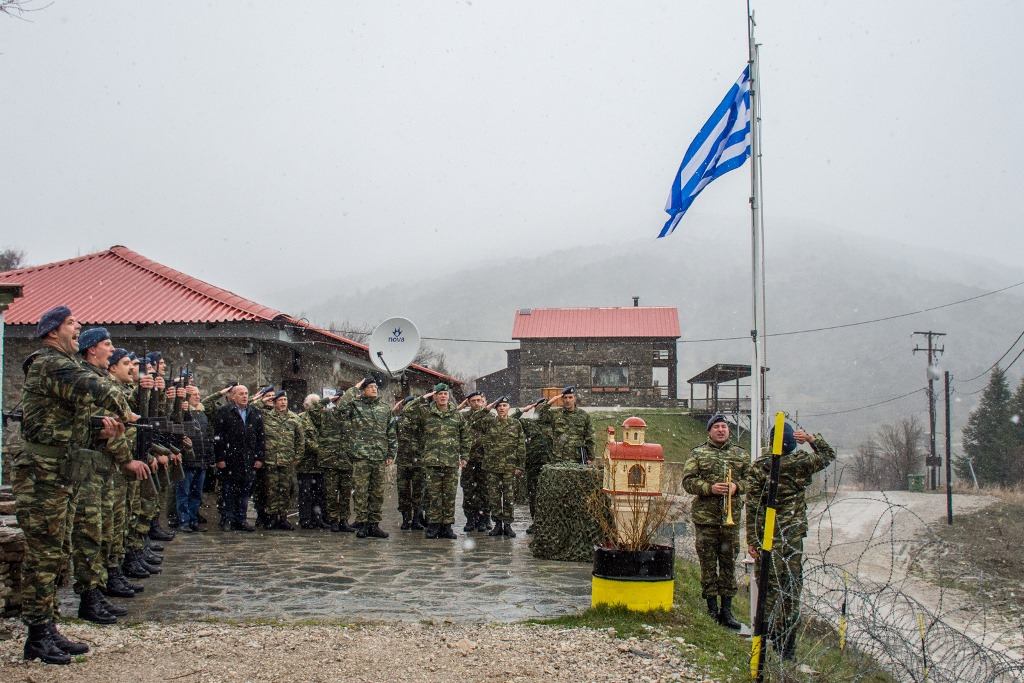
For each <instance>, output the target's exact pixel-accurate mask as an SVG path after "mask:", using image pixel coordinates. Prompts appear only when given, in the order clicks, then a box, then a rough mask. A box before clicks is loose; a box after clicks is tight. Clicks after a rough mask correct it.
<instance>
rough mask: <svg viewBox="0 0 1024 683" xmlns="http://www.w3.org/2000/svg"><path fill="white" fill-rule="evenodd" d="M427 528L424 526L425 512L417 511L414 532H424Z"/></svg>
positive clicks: (413, 519)
mask: <svg viewBox="0 0 1024 683" xmlns="http://www.w3.org/2000/svg"><path fill="white" fill-rule="evenodd" d="M425 528H426V527H425V526H424V525H423V510H417V511H416V512H414V513H413V516H412V530H413V531H422V530H423V529H425Z"/></svg>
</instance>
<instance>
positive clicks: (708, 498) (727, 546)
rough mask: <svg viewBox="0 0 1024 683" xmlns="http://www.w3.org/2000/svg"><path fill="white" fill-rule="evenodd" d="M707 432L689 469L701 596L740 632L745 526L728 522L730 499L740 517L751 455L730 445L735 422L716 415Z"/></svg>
mask: <svg viewBox="0 0 1024 683" xmlns="http://www.w3.org/2000/svg"><path fill="white" fill-rule="evenodd" d="M707 429H708V438H707V441H705V442H704V443H702V444H701V445H699V446H697V447H696V448H694V449H693V451H691V453H690V459H689V460H687V461H686V464H685V465H683V490H685V491H686V492H687V493H690V494H692V495H693V496H694V498H693V503H692V504H691V506H690V516H691V518H692V519H693V528H694V533H693V537H694V543H695V545H696V546H697V559H698V560H699V561H700V590H701V596H702V597H703V598H704V599H705V600H706V601H707V605H708V614H710V615H711V616H712V617H714V618H715V619H717V620H718V623H719V624H721V625H723V626H726V627H728V628H731V629H739V628H740V623H739V622H738V621H736V618H735V617H734V616H733V614H732V598H733V596H734V595H736V557H737V555H739V552H740V532H739V529H740V527H739V524H733V525H728V526H727V525H726V524H725V521H726V499H727V498H728V497H729V496H732V501H733V517H734V518H735V519H739V517H740V510H741V508H742V498H740V496H742V495H743V494H744V493H746V485H745V480H746V475H747V468H748V467H749V465H750V456H749V455H747V452H746V451H745V450H743V449H742V448H740V447H739V446H738V445H737V444H736V443H734V442H731V441H729V423H728V422H726V420H725V416H724V415H712V416H711V418H710V419H709V420H708V423H707ZM730 470H731V471H732V474H731V476H730V474H729V472H730ZM727 479H731V481H729V482H727V481H726V480H727ZM719 598H721V606H719V604H718V601H719Z"/></svg>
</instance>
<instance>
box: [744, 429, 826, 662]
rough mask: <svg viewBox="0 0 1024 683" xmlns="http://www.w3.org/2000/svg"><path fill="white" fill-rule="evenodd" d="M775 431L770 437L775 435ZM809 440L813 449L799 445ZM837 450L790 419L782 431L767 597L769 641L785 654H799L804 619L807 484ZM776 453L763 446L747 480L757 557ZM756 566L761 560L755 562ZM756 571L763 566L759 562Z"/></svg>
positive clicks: (752, 551) (749, 518) (752, 550)
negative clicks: (798, 640) (802, 593)
mask: <svg viewBox="0 0 1024 683" xmlns="http://www.w3.org/2000/svg"><path fill="white" fill-rule="evenodd" d="M774 437H775V429H774V428H773V429H772V430H771V436H770V438H769V442H771V441H772V440H774ZM800 444H807V445H809V446H810V448H811V450H810V451H806V450H802V449H800V448H799V447H800ZM835 459H836V452H835V451H834V450H833V449H832V447H831V446H830V445H828V443H827V442H826V441H825V439H824V438H823V437H822V436H821V434H808V433H807V432H805V431H804V430H802V429H798V430H794V429H793V426H792V425H790V424H789V423H786V425H785V427H784V428H783V432H782V457H781V458H780V460H779V487H778V492H777V493H776V496H775V534H774V535H773V540H772V554H771V566H770V567H769V569H768V572H769V574H768V590H767V592H766V594H765V595H764V596H762V597H761V599H762V600H764V601H765V610H764V614H765V619H766V620H767V622H768V628H767V631H766V633H767V640H768V641H769V642H771V643H773V644H774V647H775V649H776V651H777V652H779V653H780V655H781V656H782V658H783V659H793V657H794V655H795V654H796V629H797V626H798V625H799V621H800V591H801V589H802V588H803V552H804V536H806V535H807V498H806V492H807V487H808V486H810V485H811V480H812V478H813V477H814V475H815V474H816V473H818V472H821V471H822V470H824V469H825V468H826V467H828V466H829V465H831V464H832V462H833V461H834V460H835ZM771 462H772V457H771V454H770V451H769V450H767V449H766V450H765V452H764V453H762V454H761V457H759V458H758V459H757V460H756V461H755V462H754V463H753V464H752V465H751V466H750V473H749V476H748V479H747V544H748V546H749V548H748V552H749V553H750V556H751V557H753V558H754V559H755V560H756V559H759V558H760V553H761V542H762V540H763V537H764V523H765V510H766V508H767V503H768V480H769V473H770V470H771ZM755 566H757V565H755ZM757 573H758V574H759V573H760V567H759V566H757Z"/></svg>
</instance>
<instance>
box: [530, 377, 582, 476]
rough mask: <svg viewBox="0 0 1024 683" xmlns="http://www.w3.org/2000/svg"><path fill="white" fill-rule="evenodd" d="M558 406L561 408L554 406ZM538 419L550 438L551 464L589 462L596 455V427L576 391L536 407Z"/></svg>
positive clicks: (568, 390) (570, 388) (565, 390)
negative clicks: (578, 401) (580, 403)
mask: <svg viewBox="0 0 1024 683" xmlns="http://www.w3.org/2000/svg"><path fill="white" fill-rule="evenodd" d="M556 403H558V404H559V407H554V405H555V404H556ZM537 419H538V420H540V423H541V426H542V427H543V428H544V429H545V430H546V431H547V433H548V435H549V437H550V439H551V459H550V462H575V463H579V462H582V461H583V460H586V461H587V462H590V461H591V460H592V459H593V453H594V425H593V424H592V423H591V421H590V415H589V414H587V412H586V411H585V410H583V409H582V408H580V407H579V406H578V405H577V403H576V388H575V387H566V388H565V389H563V390H562V393H561V395H559V396H556V397H555V398H553V399H552V400H551V401H545V402H544V403H541V404H540V405H538V406H537Z"/></svg>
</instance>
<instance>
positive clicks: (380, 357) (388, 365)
mask: <svg viewBox="0 0 1024 683" xmlns="http://www.w3.org/2000/svg"><path fill="white" fill-rule="evenodd" d="M419 352H420V333H419V330H417V329H416V325H414V324H413V322H412V321H411V320H407V319H406V318H388V319H387V320H385V321H384V322H382V323H381V324H380V325H377V327H375V328H374V330H373V333H372V334H371V335H370V362H371V363H373V365H374V367H376V368H378V369H380V370H383V371H384V372H386V373H388V374H389V375H394V374H395V373H398V372H401V371H402V370H405V369H406V368H407V367H409V364H410V363H412V360H413V358H415V357H416V354H417V353H419Z"/></svg>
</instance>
